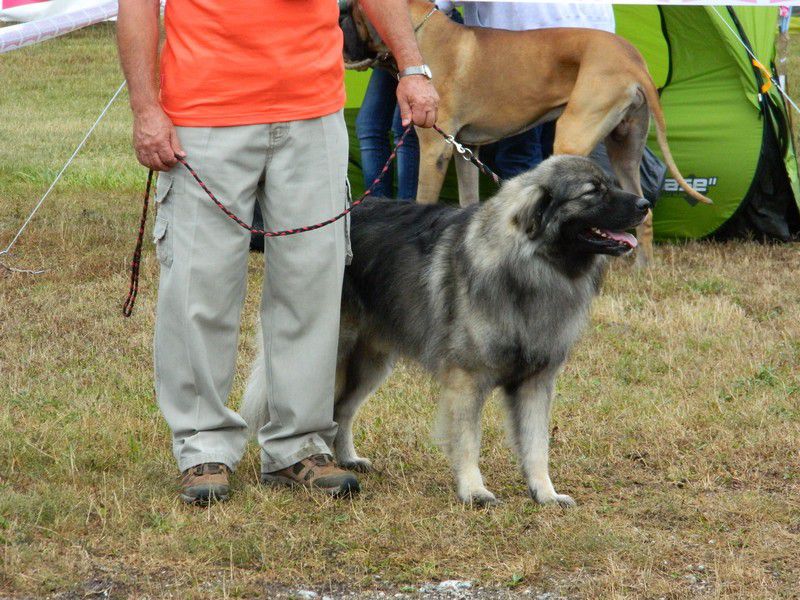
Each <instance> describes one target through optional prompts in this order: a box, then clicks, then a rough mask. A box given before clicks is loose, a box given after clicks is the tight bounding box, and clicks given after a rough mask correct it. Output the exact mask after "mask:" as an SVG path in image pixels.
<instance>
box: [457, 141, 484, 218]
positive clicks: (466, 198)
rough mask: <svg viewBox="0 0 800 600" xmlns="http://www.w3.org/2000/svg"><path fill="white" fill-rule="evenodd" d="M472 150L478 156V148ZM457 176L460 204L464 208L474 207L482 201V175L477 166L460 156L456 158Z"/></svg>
mask: <svg viewBox="0 0 800 600" xmlns="http://www.w3.org/2000/svg"><path fill="white" fill-rule="evenodd" d="M471 150H472V151H473V152H475V153H476V154H477V152H478V147H477V146H475V147H472V148H471ZM455 161H456V175H457V176H458V203H459V205H461V206H462V207H465V206H472V205H473V204H477V203H478V201H479V200H480V192H479V188H478V186H479V184H480V173H479V172H478V169H477V167H476V166H475V165H473V164H472V163H471V162H469V161H467V160H464V159H463V158H461V157H460V156H456V157H455Z"/></svg>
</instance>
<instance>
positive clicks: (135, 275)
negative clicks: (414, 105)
mask: <svg viewBox="0 0 800 600" xmlns="http://www.w3.org/2000/svg"><path fill="white" fill-rule="evenodd" d="M411 127H412V126H411V125H409V126H408V127H406V129H405V131H403V134H402V135H401V136H400V139H398V140H397V143H396V144H395V146H394V148H393V149H392V153H391V154H390V155H389V158H388V160H387V161H386V163H385V164H384V165H383V168H382V169H381V170H380V173H378V176H377V177H376V178H375V180H374V181H373V182H372V184H371V185H370V186H369V188H367V190H366V191H365V192H364V193H363V194H361V196H360V197H359V198H358V199H357V200H354V201H353V202H352V203H351V204H350V206H348V207H347V208H346V209H344V210H343V211H342V212H340V213H339V214H338V215H336V216H334V217H331V218H330V219H327V220H325V221H322V222H320V223H315V224H313V225H305V226H303V227H296V228H294V229H284V230H280V231H265V230H263V229H258V228H256V227H253V226H252V225H248V224H247V223H245V222H244V221H242V219H240V218H239V217H237V216H236V215H235V214H234V213H233V212H231V210H230V209H228V208H227V207H226V206H225V205H224V204H222V202H220V201H219V200H218V199H217V197H216V196H215V195H214V192H212V191H211V190H210V189H209V188H208V186H207V185H206V183H205V182H204V181H203V180H202V179H201V178H200V176H199V175H198V174H197V172H196V171H195V170H194V169H193V168H192V167H191V165H189V163H188V162H186V160H184V159H183V158H180V157H177V159H178V162H179V163H181V164H182V165H183V166H184V167H185V168H186V170H187V171H189V173H190V174H191V176H192V177H194V180H195V181H197V183H198V184H199V185H200V187H201V188H202V189H203V191H204V192H205V193H206V194H207V195H208V197H209V198H211V201H212V202H213V203H214V204H216V205H217V206H218V207H219V209H220V210H221V211H222V212H223V213H225V214H226V215H227V216H228V217H229V218H230V219H231V220H232V221H234V222H235V223H236V224H237V225H239V226H240V227H242V228H243V229H246V230H247V231H249V232H250V233H252V234H256V235H262V236H264V237H286V236H290V235H296V234H298V233H305V232H307V231H314V230H315V229H321V228H322V227H325V226H327V225H330V224H331V223H335V222H336V221H338V220H339V219H342V218H343V217H345V216H347V215H348V214H349V213H350V212H351V211H352V210H353V209H354V208H355V207H356V206H358V205H359V204H361V203H362V202H364V200H366V199H367V197H368V196H369V195H371V194H372V192H373V191H374V190H375V187H376V186H377V185H378V184H379V183H380V181H381V179H383V177H384V175H386V173H387V172H388V171H389V167H390V166H391V164H392V162H393V161H394V159H395V158H396V157H397V150H398V149H399V148H400V147H401V146H402V145H403V143H404V142H405V140H406V136H407V135H408V133H409V132H410V131H411ZM433 128H434V129H435V130H436V131H438V132H439V133H440V134H441V135H442V136H443V137H444V138H445V140H446V141H447V143H449V144H452V145H453V147H454V148H455V149H456V151H457V152H458V153H459V154H460V155H461V156H462V157H463V158H464V159H465V160H469V161H470V162H471V163H472V164H474V165H475V166H476V167H478V169H480V170H481V171H482V172H483V173H485V174H486V175H488V176H489V177H491V178H492V179H493V180H494V182H495V183H497V184H499V183H500V178H499V177H498V176H497V174H496V173H495V172H493V171H492V170H491V169H489V167H487V166H486V165H485V164H483V163H482V162H481V161H480V160H478V157H477V156H475V154H474V153H473V152H472V151H471V150H470V149H469V148H465V147H464V146H462V145H461V144H459V143H458V142H457V141H456V140H455V138H453V136H451V135H447V134H446V133H445V132H444V131H442V130H441V129H439V126H438V125H434V126H433ZM152 183H153V170H152V169H151V170H150V172H149V173H148V174H147V186H146V187H145V191H144V203H143V206H142V218H141V221H140V222H139V234H138V236H137V238H136V248H135V249H134V251H133V259H132V260H131V281H130V287H129V289H128V297H127V298H126V300H125V304H124V305H123V307H122V314H123V316H126V317H130V316H131V313H132V312H133V305H134V304H135V302H136V296H137V295H138V293H139V270H140V267H141V258H142V245H143V243H144V230H145V224H146V222H147V208H148V205H149V204H150V189H151V188H152Z"/></svg>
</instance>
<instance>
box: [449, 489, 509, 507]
mask: <svg viewBox="0 0 800 600" xmlns="http://www.w3.org/2000/svg"><path fill="white" fill-rule="evenodd" d="M458 497H459V498H460V499H461V501H462V502H463V503H464V504H469V505H470V506H481V507H482V506H496V505H497V504H500V501H499V500H498V499H497V498H496V497H495V495H494V494H493V493H492V492H490V491H489V490H487V489H486V488H479V489H477V490H471V491H469V492H464V493H459V495H458Z"/></svg>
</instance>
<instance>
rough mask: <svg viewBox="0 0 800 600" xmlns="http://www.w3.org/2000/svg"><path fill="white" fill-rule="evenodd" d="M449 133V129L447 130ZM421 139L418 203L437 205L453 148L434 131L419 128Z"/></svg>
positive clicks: (418, 132) (418, 133) (418, 134)
mask: <svg viewBox="0 0 800 600" xmlns="http://www.w3.org/2000/svg"><path fill="white" fill-rule="evenodd" d="M445 131H449V129H445ZM417 137H418V138H419V183H418V184H417V202H419V203H420V204H435V203H436V202H437V201H438V200H439V194H440V193H441V192H442V185H443V184H444V178H445V175H447V166H448V165H449V164H450V157H451V156H452V155H453V147H452V146H451V145H450V144H448V143H447V142H445V141H444V138H442V137H441V135H440V134H439V133H437V132H436V131H434V130H432V129H420V128H419V127H417Z"/></svg>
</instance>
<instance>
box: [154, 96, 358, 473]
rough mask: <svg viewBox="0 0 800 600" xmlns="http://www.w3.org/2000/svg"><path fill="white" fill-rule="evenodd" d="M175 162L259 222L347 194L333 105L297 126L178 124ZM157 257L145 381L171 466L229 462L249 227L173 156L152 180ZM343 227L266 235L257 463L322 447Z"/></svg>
mask: <svg viewBox="0 0 800 600" xmlns="http://www.w3.org/2000/svg"><path fill="white" fill-rule="evenodd" d="M178 137H179V139H180V141H181V144H182V145H183V148H184V150H185V151H186V153H187V157H186V159H187V161H188V162H189V164H190V165H192V167H193V168H194V169H195V170H196V171H197V173H198V175H199V176H200V177H201V178H202V179H203V180H204V181H205V182H206V183H207V185H208V186H209V188H210V189H211V190H212V191H213V192H214V193H215V195H216V196H217V197H218V198H219V200H220V201H221V202H222V203H223V204H224V205H225V206H226V207H228V208H229V209H230V210H232V211H233V212H234V213H235V214H236V215H238V216H239V217H240V218H242V219H243V220H244V221H245V222H247V223H250V222H252V218H253V211H254V208H255V203H256V202H260V203H261V210H262V214H263V215H264V223H265V229H273V230H275V229H287V228H292V227H297V226H301V225H307V224H311V223H317V222H319V221H323V220H325V219H327V218H329V217H331V216H332V215H334V214H337V213H339V212H340V211H341V210H342V209H344V208H345V206H346V202H347V190H346V185H347V184H346V174H347V160H348V156H347V146H348V138H347V130H346V127H345V123H344V117H343V113H342V111H339V112H337V113H334V114H331V115H328V116H325V117H321V118H318V119H309V120H303V121H292V122H288V123H275V124H267V125H248V126H241V127H178ZM156 200H157V203H158V215H157V217H156V223H155V228H154V237H155V241H156V252H157V255H158V260H159V261H160V263H161V277H160V281H159V288H158V306H157V310H156V331H155V344H154V345H155V384H156V397H157V399H158V404H159V407H160V408H161V411H162V413H163V414H164V417H165V418H166V420H167V423H168V424H169V427H170V429H171V430H172V440H173V444H172V445H173V453H174V454H175V459H176V460H177V461H178V466H179V468H180V469H181V470H182V471H183V470H185V469H188V468H189V467H192V466H194V465H198V464H201V463H206V462H221V463H224V464H226V465H227V466H228V467H229V468H231V469H235V468H236V464H237V463H238V462H239V459H240V458H241V457H242V454H243V452H244V449H245V445H246V442H247V426H246V424H245V422H244V420H243V419H242V417H241V416H239V415H238V414H237V413H236V412H235V411H233V410H231V409H230V408H228V407H227V406H226V404H227V400H228V394H229V392H230V390H231V384H232V382H233V374H234V366H235V362H236V350H237V343H238V336H239V321H240V316H241V311H242V304H243V302H244V297H245V288H246V276H247V261H248V249H249V240H250V234H249V233H248V232H247V231H245V230H244V229H242V228H241V227H239V226H238V225H237V224H236V223H234V222H233V221H232V220H231V219H230V218H229V217H227V216H225V214H223V213H222V211H221V210H220V209H219V208H218V207H216V206H215V205H214V204H213V203H212V202H211V200H210V199H209V198H208V197H207V196H206V194H205V193H204V192H203V191H202V189H201V188H200V186H199V185H198V184H197V182H195V181H194V180H193V179H192V178H191V175H190V174H189V172H188V171H187V170H186V169H185V168H184V167H183V166H182V165H180V164H178V165H176V166H175V167H174V168H173V169H172V170H171V171H170V172H168V173H162V174H161V175H160V176H159V179H158V186H157V193H156ZM345 238H346V223H345V220H340V221H338V222H337V223H335V224H333V225H329V226H327V227H324V228H322V229H318V230H316V231H311V232H308V233H302V234H299V235H295V236H290V237H283V238H267V239H266V244H265V253H264V254H265V275H264V287H263V291H262V301H261V326H262V334H263V336H264V348H265V360H266V363H267V364H266V373H267V382H268V383H267V387H268V390H269V396H268V399H267V400H266V401H268V402H269V415H270V421H269V423H267V424H266V425H265V426H264V427H263V429H262V430H261V431H260V432H259V443H260V444H261V447H262V470H263V471H274V470H277V469H281V468H284V467H286V466H288V465H291V464H293V463H295V462H297V461H299V460H301V459H303V458H306V457H307V456H310V455H312V454H316V453H320V452H327V453H329V452H330V447H331V444H332V441H333V438H334V436H335V433H336V424H335V423H334V421H333V393H334V391H333V390H334V374H335V369H336V349H337V340H338V334H339V304H340V300H341V289H342V275H343V271H344V265H345V253H346V239H345Z"/></svg>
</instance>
